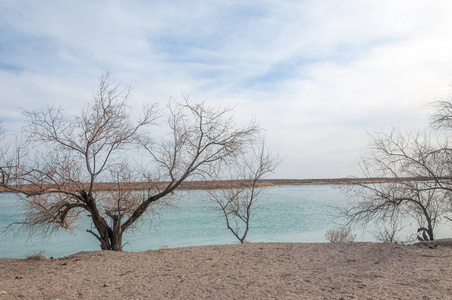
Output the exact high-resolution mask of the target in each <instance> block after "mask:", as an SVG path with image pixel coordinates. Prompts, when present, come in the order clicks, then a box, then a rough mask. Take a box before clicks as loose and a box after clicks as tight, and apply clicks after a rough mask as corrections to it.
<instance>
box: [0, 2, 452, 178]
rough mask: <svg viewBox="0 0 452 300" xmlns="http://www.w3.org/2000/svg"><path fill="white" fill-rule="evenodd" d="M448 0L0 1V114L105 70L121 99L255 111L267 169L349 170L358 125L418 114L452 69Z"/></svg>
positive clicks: (52, 96)
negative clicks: (273, 153) (185, 100)
mask: <svg viewBox="0 0 452 300" xmlns="http://www.w3.org/2000/svg"><path fill="white" fill-rule="evenodd" d="M451 15H452V2H451V1H448V0H444V1H441V0H438V1H420V0H410V1H404V0H398V1H394V0H388V1H387V0H378V1H376V0H375V1H363V0H357V1H353V0H343V1H339V0H337V1H336V0H330V1H304V0H300V1H289V0H278V1H276V0H274V1H273V0H267V1H265V0H261V1H257V0H256V1H255V0H249V1H235V0H221V1H219V0H212V1H209V0H204V1H197V0H192V1H181V0H174V1H147V0H130V1H126V0H124V1H119V0H116V1H115V0H111V1H110V0H98V1H87V0H79V1H75V0H73V1H70V0H63V1H48V0H40V1H35V0H28V1H27V0H16V1H10V0H0V120H2V122H3V126H4V127H5V129H6V130H7V131H8V130H10V131H14V128H19V126H20V125H21V124H22V123H21V122H22V121H21V120H22V114H21V112H22V111H23V110H24V109H27V110H30V109H39V108H43V107H45V106H48V105H54V106H61V107H63V108H67V109H69V111H74V113H75V112H77V111H79V110H81V108H82V107H83V105H84V104H85V103H86V102H87V101H89V100H90V99H92V96H93V93H94V92H95V90H96V88H97V85H98V83H99V76H100V75H101V74H102V73H104V72H107V71H108V72H111V73H112V75H111V76H112V77H113V78H116V80H117V81H118V82H121V83H125V84H127V85H129V84H130V85H131V86H132V93H131V96H130V102H129V104H130V105H132V106H134V107H141V105H143V104H144V103H154V102H159V103H162V104H163V105H165V103H167V101H168V100H169V99H170V98H171V97H179V96H180V95H181V93H183V94H185V95H190V99H191V100H192V101H195V102H196V101H205V102H206V103H207V104H208V105H211V106H220V105H221V106H232V107H234V116H235V118H236V120H237V122H239V123H245V122H247V121H248V120H249V119H251V118H254V119H255V120H256V121H257V122H259V124H260V125H261V127H262V128H264V129H265V134H266V139H267V144H268V145H270V146H272V147H273V148H274V149H276V150H277V151H279V153H280V156H281V157H283V158H284V162H283V163H282V164H281V165H280V166H279V167H278V169H277V170H276V172H275V173H274V174H273V175H272V176H271V177H272V178H335V177H347V176H353V175H356V163H357V161H358V160H359V157H360V155H361V154H362V153H363V151H365V149H366V147H367V145H368V140H369V134H372V133H375V132H380V131H387V130H390V128H392V127H393V126H398V127H401V128H407V129H412V128H418V127H425V126H427V124H428V118H429V114H431V109H432V107H431V105H430V103H431V102H432V101H436V100H440V99H446V98H447V97H448V96H449V92H450V87H451V85H450V84H451V82H452V18H451V17H450V16H451Z"/></svg>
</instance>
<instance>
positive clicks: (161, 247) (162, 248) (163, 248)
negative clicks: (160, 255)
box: [158, 245, 168, 252]
mask: <svg viewBox="0 0 452 300" xmlns="http://www.w3.org/2000/svg"><path fill="white" fill-rule="evenodd" d="M167 249H168V245H161V246H160V248H159V249H158V251H159V252H163V251H165V250H167Z"/></svg>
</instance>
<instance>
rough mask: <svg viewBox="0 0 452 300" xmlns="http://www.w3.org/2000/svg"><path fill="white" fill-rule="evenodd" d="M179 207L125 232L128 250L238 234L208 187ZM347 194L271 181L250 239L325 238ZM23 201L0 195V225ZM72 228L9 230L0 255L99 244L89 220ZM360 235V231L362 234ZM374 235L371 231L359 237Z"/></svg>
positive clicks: (57, 253) (18, 213)
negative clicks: (48, 232)
mask: <svg viewBox="0 0 452 300" xmlns="http://www.w3.org/2000/svg"><path fill="white" fill-rule="evenodd" d="M179 193H180V194H179V195H180V196H181V197H180V200H178V202H177V205H176V208H174V209H166V210H164V211H163V212H162V214H161V216H160V222H157V223H156V220H153V222H152V223H153V225H156V224H158V230H157V231H156V230H154V228H151V226H150V223H151V222H150V220H149V219H148V220H144V222H142V223H141V224H140V225H139V227H138V228H137V229H136V230H134V231H133V232H126V233H125V234H124V237H123V243H126V244H125V246H124V251H145V250H149V249H158V248H160V247H161V246H168V247H169V248H174V247H186V246H198V245H214V244H233V243H238V240H237V239H236V238H235V237H234V236H233V235H232V233H231V232H230V231H229V230H228V229H227V228H226V225H225V221H224V219H223V218H222V216H221V215H220V214H219V212H218V211H217V210H216V206H215V204H214V203H212V202H209V201H208V200H207V194H206V192H205V191H190V192H187V191H181V192H179ZM346 201H347V196H346V195H345V194H343V192H342V191H341V190H339V189H338V188H336V187H335V186H330V185H306V186H277V187H269V188H268V189H267V191H266V193H265V194H263V195H262V198H261V199H260V200H259V201H258V202H256V206H255V209H254V216H253V217H252V219H251V229H250V232H249V233H248V236H247V240H248V241H249V242H326V239H325V233H326V231H327V230H330V229H334V228H337V227H338V223H339V220H338V219H337V216H336V214H337V212H336V210H335V209H334V206H341V205H343V204H344V203H345V202H346ZM21 205H22V204H21V203H20V202H19V201H18V200H17V197H16V196H15V195H13V194H9V193H8V194H2V195H0V227H3V226H6V225H8V224H10V223H11V222H14V221H20V220H23V213H22V206H21ZM80 226H81V227H82V230H75V231H74V232H73V233H69V232H64V231H61V232H58V233H57V234H54V235H52V236H50V237H49V238H46V239H44V240H43V238H42V236H32V237H30V236H29V235H28V234H26V233H21V234H9V235H7V236H2V237H1V239H0V257H7V258H24V257H25V256H26V255H27V254H30V253H32V252H33V251H44V253H45V254H46V255H47V256H49V257H50V256H53V257H62V256H67V255H70V254H73V253H76V252H79V251H90V250H99V243H98V241H97V240H96V238H95V237H94V236H92V235H91V234H89V233H87V232H85V229H89V228H90V224H89V222H84V224H81V225H80ZM358 236H359V234H358ZM358 239H359V240H372V237H369V236H367V237H366V236H364V237H362V236H361V237H358Z"/></svg>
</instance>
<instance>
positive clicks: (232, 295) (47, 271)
mask: <svg viewBox="0 0 452 300" xmlns="http://www.w3.org/2000/svg"><path fill="white" fill-rule="evenodd" d="M451 297H452V248H451V247H448V246H444V245H434V246H432V248H429V247H425V246H422V247H419V246H402V245H395V244H377V243H349V244H320V243H319V244H280V243H274V244H273V243H264V244H260V243H257V244H245V245H225V246H202V247H189V248H177V249H166V250H153V251H146V252H137V253H118V252H110V251H108V252H107V251H103V252H102V251H98V252H97V251H96V252H81V253H77V254H75V255H71V256H69V257H66V258H62V259H59V260H39V261H37V260H20V259H0V299H448V298H449V299H451Z"/></svg>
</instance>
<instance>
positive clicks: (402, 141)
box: [342, 129, 451, 240]
mask: <svg viewBox="0 0 452 300" xmlns="http://www.w3.org/2000/svg"><path fill="white" fill-rule="evenodd" d="M449 156H450V152H449V151H448V147H447V140H444V139H442V138H441V137H439V136H436V135H435V133H434V132H432V131H425V132H423V133H417V134H402V133H401V132H400V131H398V130H395V129H394V130H393V131H392V132H391V133H389V134H384V133H381V134H378V135H375V136H372V137H371V142H370V146H369V149H368V151H367V152H366V154H365V155H363V157H362V159H361V161H360V173H361V174H360V176H359V177H361V178H360V179H361V183H359V184H357V185H348V186H346V187H345V189H346V190H347V191H348V192H349V193H351V194H352V195H355V196H356V197H355V199H357V200H356V201H354V202H352V203H353V204H351V205H349V206H348V207H347V208H345V209H344V210H342V215H344V216H345V217H346V218H347V220H348V224H350V223H355V224H361V225H365V224H368V223H370V222H372V221H375V220H377V221H378V220H379V221H380V222H384V221H385V220H394V216H397V217H398V220H400V219H401V218H400V216H403V217H404V218H413V219H414V220H415V221H416V222H417V223H418V228H419V229H418V231H419V239H421V240H433V239H434V228H435V225H436V224H437V223H438V222H439V221H440V219H441V218H442V217H444V216H445V215H446V214H447V213H448V212H450V206H449V205H448V203H450V195H451V190H450V188H449V187H450V185H449V184H450V183H449V181H450V179H449V178H450V168H449V166H450V164H449V163H448V161H449ZM375 178H383V179H384V180H382V181H377V182H375V181H373V180H372V179H375Z"/></svg>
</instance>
